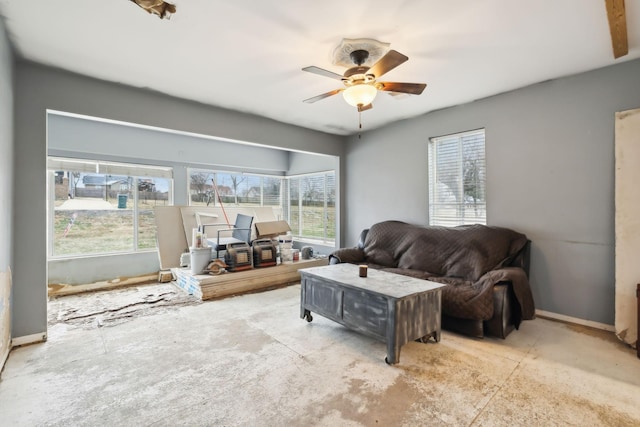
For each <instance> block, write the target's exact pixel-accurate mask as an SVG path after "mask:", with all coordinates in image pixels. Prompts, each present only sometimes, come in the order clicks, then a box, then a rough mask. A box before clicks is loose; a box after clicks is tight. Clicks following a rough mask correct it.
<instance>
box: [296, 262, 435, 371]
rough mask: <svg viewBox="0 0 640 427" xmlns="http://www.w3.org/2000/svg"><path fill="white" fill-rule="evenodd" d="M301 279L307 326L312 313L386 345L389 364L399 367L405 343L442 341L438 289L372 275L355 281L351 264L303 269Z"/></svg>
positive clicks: (407, 279) (412, 280)
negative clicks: (397, 364) (431, 340)
mask: <svg viewBox="0 0 640 427" xmlns="http://www.w3.org/2000/svg"><path fill="white" fill-rule="evenodd" d="M300 275H301V277H302V286H301V293H300V317H301V318H303V319H306V320H307V321H308V322H311V321H312V320H313V317H312V316H311V312H314V313H317V314H320V315H322V316H324V317H326V318H328V319H331V320H333V321H335V322H338V323H340V324H341V325H344V326H346V327H348V328H350V329H353V330H355V331H358V332H361V333H363V334H365V335H368V336H371V337H373V338H377V339H379V340H382V341H384V342H386V344H387V357H385V362H387V363H388V364H395V363H398V362H399V360H400V347H401V346H402V345H404V344H406V343H408V342H409V341H414V340H421V341H422V342H426V341H427V340H429V338H431V337H433V338H434V339H435V341H436V342H439V341H440V318H441V296H442V289H441V288H442V287H443V286H444V285H442V284H440V283H435V282H429V281H427V280H421V279H415V278H412V277H408V276H402V275H399V274H394V273H388V272H385V271H380V270H374V269H369V271H368V277H359V276H358V266H357V265H353V264H335V265H327V266H323V267H313V268H305V269H301V270H300Z"/></svg>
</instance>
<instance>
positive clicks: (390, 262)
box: [358, 221, 530, 281]
mask: <svg viewBox="0 0 640 427" xmlns="http://www.w3.org/2000/svg"><path fill="white" fill-rule="evenodd" d="M358 246H359V247H361V249H362V250H363V251H364V254H365V257H366V261H367V262H368V263H372V264H377V265H380V266H384V267H392V268H401V269H411V270H419V271H423V272H427V273H428V274H429V275H433V276H444V277H459V278H464V279H465V280H471V281H476V280H478V279H479V278H480V277H481V276H482V275H483V274H485V273H486V272H487V271H490V270H494V269H496V268H501V267H506V266H516V267H520V268H523V269H524V270H525V272H527V274H528V268H529V247H530V242H529V240H528V239H527V237H526V236H525V235H524V234H521V233H518V232H516V231H513V230H510V229H507V228H502V227H495V226H486V225H480V224H474V225H463V226H458V227H435V226H429V227H423V226H417V225H412V224H407V223H404V222H401V221H384V222H380V223H377V224H374V225H373V226H372V227H371V228H370V229H368V230H364V231H363V232H362V234H361V236H360V242H359V243H358Z"/></svg>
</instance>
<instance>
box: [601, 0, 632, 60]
mask: <svg viewBox="0 0 640 427" xmlns="http://www.w3.org/2000/svg"><path fill="white" fill-rule="evenodd" d="M605 3H606V6H607V18H609V31H610V32H611V45H612V46H613V57H614V58H620V57H621V56H624V55H626V54H627V53H629V45H628V42H627V15H626V12H625V8H624V0H605Z"/></svg>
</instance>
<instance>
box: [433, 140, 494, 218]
mask: <svg viewBox="0 0 640 427" xmlns="http://www.w3.org/2000/svg"><path fill="white" fill-rule="evenodd" d="M484 146H485V138H484V130H480V131H472V132H466V133H461V134H455V135H448V136H443V137H438V138H432V139H431V141H430V142H429V181H430V182H429V223H430V224H431V225H444V226H456V225H462V224H476V223H480V224H486V201H485V197H486V167H485V150H484Z"/></svg>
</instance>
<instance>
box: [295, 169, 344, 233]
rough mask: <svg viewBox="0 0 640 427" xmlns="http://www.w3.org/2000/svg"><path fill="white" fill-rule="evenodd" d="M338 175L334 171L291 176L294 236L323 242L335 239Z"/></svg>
mask: <svg viewBox="0 0 640 427" xmlns="http://www.w3.org/2000/svg"><path fill="white" fill-rule="evenodd" d="M335 177H336V175H335V172H333V171H332V172H326V173H319V174H312V175H304V176H292V177H288V179H287V182H288V187H289V189H288V190H289V191H288V197H287V199H288V201H289V203H288V204H287V206H286V208H287V218H288V221H289V225H290V226H291V232H292V234H293V235H294V236H296V237H298V238H300V239H306V240H315V241H319V242H321V243H323V244H333V243H334V242H335V238H336V178H335Z"/></svg>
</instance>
